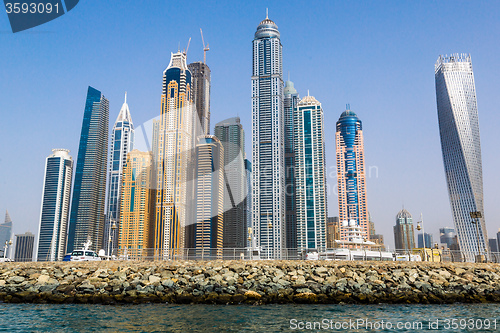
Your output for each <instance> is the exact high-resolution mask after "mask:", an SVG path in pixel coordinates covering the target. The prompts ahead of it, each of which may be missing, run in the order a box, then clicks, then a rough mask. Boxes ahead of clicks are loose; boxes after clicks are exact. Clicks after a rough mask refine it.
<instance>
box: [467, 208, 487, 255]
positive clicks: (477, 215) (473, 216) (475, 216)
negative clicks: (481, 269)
mask: <svg viewBox="0 0 500 333" xmlns="http://www.w3.org/2000/svg"><path fill="white" fill-rule="evenodd" d="M469 215H470V217H471V219H472V223H475V224H476V233H477V256H476V262H483V261H484V258H483V256H482V255H481V246H480V245H479V219H480V218H482V217H483V213H481V212H470V213H469ZM474 219H476V222H474Z"/></svg>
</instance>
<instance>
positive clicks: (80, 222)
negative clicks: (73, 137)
mask: <svg viewBox="0 0 500 333" xmlns="http://www.w3.org/2000/svg"><path fill="white" fill-rule="evenodd" d="M108 126H109V102H108V100H107V99H106V98H105V97H104V95H103V94H101V92H100V91H99V90H96V89H94V88H92V87H89V88H88V92H87V102H86V103H85V111H84V113H83V122H82V132H81V135H80V145H79V147H78V159H77V161H76V172H75V183H74V185H73V200H72V203H71V214H70V220H69V235H68V247H67V252H72V251H73V249H78V248H80V247H82V245H83V243H85V242H87V241H88V240H90V241H91V242H92V245H91V247H90V249H92V250H94V251H97V250H98V249H99V248H100V247H101V246H100V245H101V244H102V243H101V242H102V239H103V234H104V218H105V216H104V199H105V197H106V160H107V159H106V157H107V155H108V154H107V152H108Z"/></svg>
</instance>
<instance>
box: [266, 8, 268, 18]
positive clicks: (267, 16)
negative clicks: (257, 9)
mask: <svg viewBox="0 0 500 333" xmlns="http://www.w3.org/2000/svg"><path fill="white" fill-rule="evenodd" d="M267 19H269V8H266V20H267Z"/></svg>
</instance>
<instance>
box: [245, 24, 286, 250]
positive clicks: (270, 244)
mask: <svg viewBox="0 0 500 333" xmlns="http://www.w3.org/2000/svg"><path fill="white" fill-rule="evenodd" d="M252 54H253V62H252V64H253V65H252V163H253V170H252V177H253V182H252V200H253V202H252V220H253V232H254V234H255V237H256V238H257V244H258V245H260V246H262V247H263V248H264V251H263V257H264V258H266V257H267V258H269V257H270V258H280V257H281V250H282V249H283V248H284V247H285V246H286V242H285V232H286V231H285V172H284V167H285V152H284V112H283V68H282V46H281V41H280V33H279V31H278V26H277V25H276V24H275V23H274V22H273V21H271V20H270V19H269V18H268V17H266V19H265V20H263V21H262V22H260V24H259V25H258V26H257V31H256V32H255V36H254V40H253V53H252Z"/></svg>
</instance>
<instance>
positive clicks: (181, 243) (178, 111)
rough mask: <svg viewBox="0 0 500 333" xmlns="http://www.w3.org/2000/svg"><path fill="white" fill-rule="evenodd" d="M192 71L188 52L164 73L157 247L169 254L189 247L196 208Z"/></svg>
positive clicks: (178, 56)
mask: <svg viewBox="0 0 500 333" xmlns="http://www.w3.org/2000/svg"><path fill="white" fill-rule="evenodd" d="M192 100H193V99H192V96H191V72H190V71H189V69H188V67H187V65H186V54H185V53H182V52H177V53H175V54H174V53H172V57H171V59H170V64H169V65H168V67H167V69H165V71H164V72H163V92H162V96H161V123H160V128H159V131H158V132H159V133H158V146H159V147H158V149H157V151H158V159H157V161H156V163H157V167H156V172H157V187H156V189H157V194H156V213H155V240H154V247H155V249H158V250H161V251H158V252H157V254H158V255H161V256H164V257H168V256H170V255H171V254H176V253H177V252H178V249H181V248H184V247H185V245H186V244H185V227H186V222H187V221H190V220H191V219H190V218H188V214H192V213H193V211H192V210H190V209H188V207H187V205H188V204H189V203H191V202H193V201H194V200H193V199H194V198H193V196H194V186H193V178H194V174H193V172H194V166H193V161H192V154H193V152H194V149H193V148H194V147H193V140H194V137H195V136H194V135H195V132H194V125H195V122H196V121H197V120H196V114H195V113H194V112H193V111H194V110H193V105H192Z"/></svg>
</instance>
